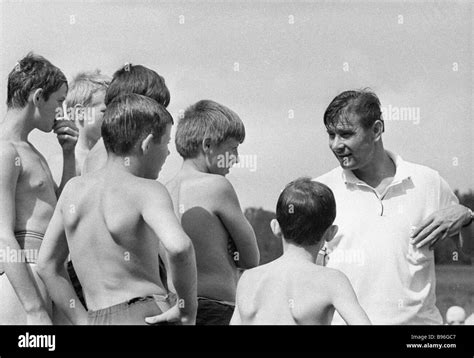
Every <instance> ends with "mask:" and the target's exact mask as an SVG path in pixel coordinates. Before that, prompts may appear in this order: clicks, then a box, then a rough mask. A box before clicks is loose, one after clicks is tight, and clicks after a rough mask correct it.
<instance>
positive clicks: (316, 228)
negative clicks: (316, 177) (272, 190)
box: [276, 178, 336, 245]
mask: <svg viewBox="0 0 474 358" xmlns="http://www.w3.org/2000/svg"><path fill="white" fill-rule="evenodd" d="M335 218H336V201H335V200H334V195H333V193H332V191H331V189H329V188H328V187H327V186H326V185H324V184H322V183H319V182H316V181H313V180H311V179H310V178H299V179H296V180H295V181H292V182H291V183H289V184H288V185H287V186H286V187H285V189H284V190H283V192H282V193H281V194H280V197H279V198H278V203H277V208H276V219H277V220H278V223H279V224H280V227H281V231H282V233H283V236H284V238H285V240H286V241H287V242H291V243H294V244H296V245H314V244H316V243H318V242H319V241H320V240H321V238H322V237H323V234H324V232H325V231H326V230H327V229H328V228H329V227H330V226H331V225H332V223H333V222H334V219H335Z"/></svg>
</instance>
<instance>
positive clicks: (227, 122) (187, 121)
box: [175, 100, 245, 159]
mask: <svg viewBox="0 0 474 358" xmlns="http://www.w3.org/2000/svg"><path fill="white" fill-rule="evenodd" d="M205 138H210V139H211V141H212V142H213V143H214V144H217V145H218V144H220V143H222V142H224V141H225V140H226V139H229V138H234V139H236V140H237V141H239V142H240V143H242V142H243V141H244V139H245V127H244V124H243V122H242V120H241V119H240V117H239V116H238V115H237V113H235V112H234V111H232V110H231V109H229V108H227V107H226V106H223V105H221V104H219V103H217V102H214V101H211V100H202V101H199V102H197V103H195V104H193V105H192V106H190V107H189V108H187V109H186V111H185V113H184V117H183V118H182V119H180V120H179V122H178V127H177V129H176V138H175V144H176V149H177V151H178V153H179V154H180V155H181V156H182V157H183V158H184V159H188V158H195V157H196V156H197V155H198V154H199V149H200V147H201V145H202V141H203V140H204V139H205Z"/></svg>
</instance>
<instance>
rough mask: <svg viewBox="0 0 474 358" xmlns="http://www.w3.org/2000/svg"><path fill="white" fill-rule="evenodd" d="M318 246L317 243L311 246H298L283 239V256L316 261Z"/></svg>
mask: <svg viewBox="0 0 474 358" xmlns="http://www.w3.org/2000/svg"><path fill="white" fill-rule="evenodd" d="M320 246H321V245H320V244H319V243H318V244H316V245H311V246H298V245H295V244H292V243H289V242H285V241H283V257H285V258H291V259H296V260H300V261H309V262H312V263H316V258H317V257H318V252H319V249H320Z"/></svg>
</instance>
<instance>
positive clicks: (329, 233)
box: [323, 225, 339, 242]
mask: <svg viewBox="0 0 474 358" xmlns="http://www.w3.org/2000/svg"><path fill="white" fill-rule="evenodd" d="M338 229H339V227H338V226H337V225H331V226H330V227H328V228H327V230H326V232H325V233H324V236H323V238H324V241H326V242H329V241H331V240H332V239H334V236H336V234H337V230H338Z"/></svg>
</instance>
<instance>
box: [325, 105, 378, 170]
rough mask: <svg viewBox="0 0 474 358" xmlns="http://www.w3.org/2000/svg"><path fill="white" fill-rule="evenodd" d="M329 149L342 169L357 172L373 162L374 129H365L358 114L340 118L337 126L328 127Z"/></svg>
mask: <svg viewBox="0 0 474 358" xmlns="http://www.w3.org/2000/svg"><path fill="white" fill-rule="evenodd" d="M327 132H328V135H329V148H330V149H331V151H332V152H333V153H334V155H335V156H336V158H337V160H338V161H339V163H340V165H341V167H342V168H343V169H348V170H357V169H361V168H363V167H364V166H366V165H367V164H368V163H370V161H371V160H372V158H373V156H374V151H375V141H374V134H373V131H372V128H367V129H366V128H364V126H363V125H362V124H361V123H360V118H359V116H358V115H357V114H349V115H348V116H346V117H345V118H340V119H339V120H338V121H337V122H336V123H335V125H329V126H328V127H327Z"/></svg>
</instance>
